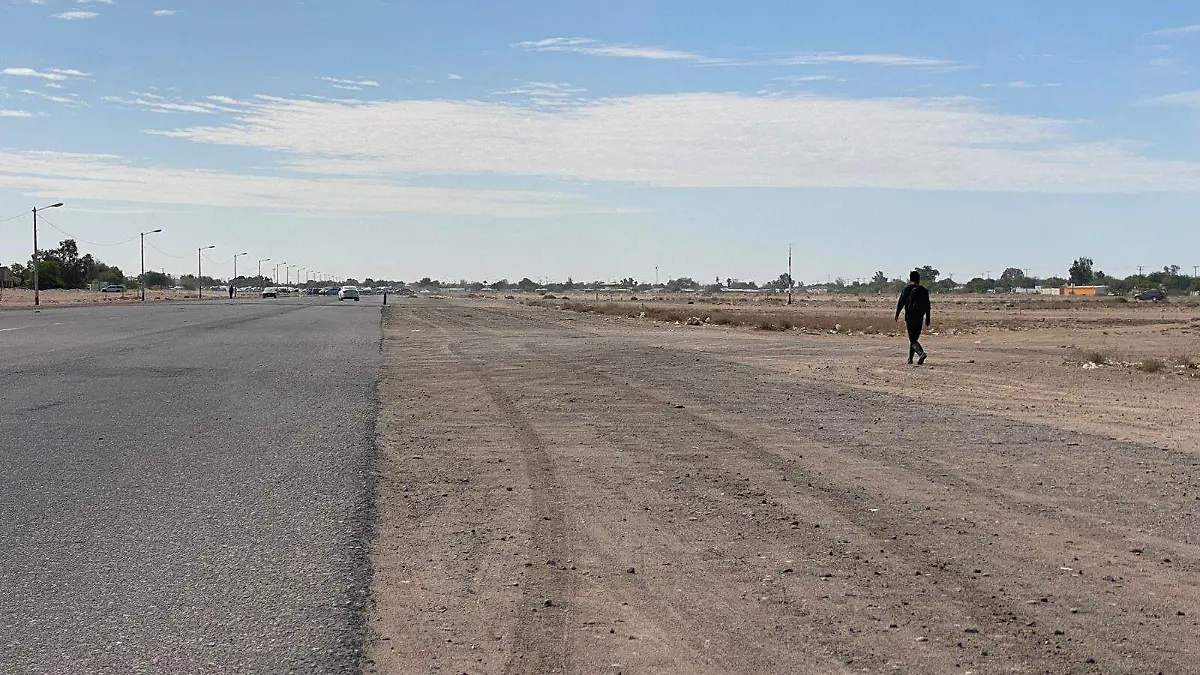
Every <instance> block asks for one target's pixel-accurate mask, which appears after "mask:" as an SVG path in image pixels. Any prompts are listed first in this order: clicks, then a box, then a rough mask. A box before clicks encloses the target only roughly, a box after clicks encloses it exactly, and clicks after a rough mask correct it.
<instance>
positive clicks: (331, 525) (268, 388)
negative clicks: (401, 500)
mask: <svg viewBox="0 0 1200 675" xmlns="http://www.w3.org/2000/svg"><path fill="white" fill-rule="evenodd" d="M379 321H380V319H379V308H378V307H377V306H376V303H373V302H362V303H349V304H339V303H337V302H334V301H329V300H326V299H304V298H301V299H290V300H280V301H277V302H271V301H265V302H239V303H230V302H225V301H213V302H211V303H205V304H203V305H197V304H194V303H193V304H173V305H153V306H139V307H125V308H96V309H66V310H48V311H43V312H40V313H33V312H27V311H21V312H5V313H0V673H5V674H6V675H16V674H24V673H55V674H57V673H78V674H88V673H142V672H145V673H202V672H203V673H214V672H222V673H285V672H320V673H336V672H354V671H356V670H357V667H358V658H359V653H360V651H361V644H362V626H361V622H362V618H361V611H360V610H361V606H362V604H363V602H364V600H365V596H366V592H367V590H368V581H369V580H368V574H369V571H368V564H367V559H366V552H365V545H366V541H367V539H368V538H369V534H370V532H369V527H370V520H371V518H370V508H371V495H372V489H373V485H372V479H371V475H372V473H371V462H372V461H373V454H374V453H373V447H374V431H373V426H374V418H375V396H376V394H375V389H376V384H377V382H378V379H379V368H380V365H379V340H380V329H379Z"/></svg>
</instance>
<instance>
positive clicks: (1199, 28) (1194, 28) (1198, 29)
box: [1146, 23, 1200, 37]
mask: <svg viewBox="0 0 1200 675" xmlns="http://www.w3.org/2000/svg"><path fill="white" fill-rule="evenodd" d="M1192 33H1200V23H1198V24H1193V25H1191V26H1180V27H1179V28H1164V29H1162V30H1156V31H1153V32H1150V33H1146V35H1153V36H1157V37H1180V36H1183V35H1191V34H1192Z"/></svg>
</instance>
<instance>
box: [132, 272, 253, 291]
mask: <svg viewBox="0 0 1200 675" xmlns="http://www.w3.org/2000/svg"><path fill="white" fill-rule="evenodd" d="M145 278H146V288H167V287H169V286H174V285H175V280H174V279H172V278H171V277H170V276H169V275H166V274H163V273H162V272H153V271H151V272H146V277H145ZM252 283H254V285H256V286H257V285H258V284H257V283H256V282H252Z"/></svg>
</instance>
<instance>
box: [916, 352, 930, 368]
mask: <svg viewBox="0 0 1200 675" xmlns="http://www.w3.org/2000/svg"><path fill="white" fill-rule="evenodd" d="M928 356H929V355H928V354H922V355H921V358H919V359H917V365H918V366H923V365H925V359H926V357H928Z"/></svg>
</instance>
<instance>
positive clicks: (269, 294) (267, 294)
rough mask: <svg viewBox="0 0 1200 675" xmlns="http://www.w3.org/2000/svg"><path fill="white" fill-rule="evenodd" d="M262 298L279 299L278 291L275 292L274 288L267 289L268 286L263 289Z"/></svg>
mask: <svg viewBox="0 0 1200 675" xmlns="http://www.w3.org/2000/svg"><path fill="white" fill-rule="evenodd" d="M262 296H263V297H264V298H278V297H279V291H277V290H275V289H274V288H271V287H269V286H268V287H267V288H264V289H263V290H262Z"/></svg>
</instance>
